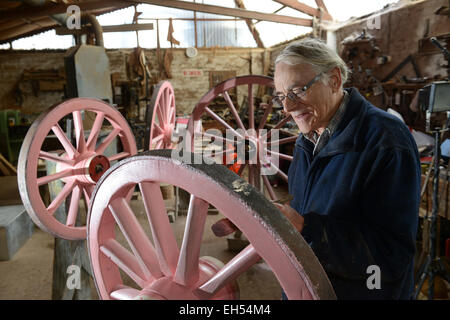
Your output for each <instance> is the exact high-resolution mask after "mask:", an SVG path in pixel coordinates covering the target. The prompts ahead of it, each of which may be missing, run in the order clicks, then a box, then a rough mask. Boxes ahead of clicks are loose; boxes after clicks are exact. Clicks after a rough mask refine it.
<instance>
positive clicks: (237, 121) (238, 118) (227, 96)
mask: <svg viewBox="0 0 450 320" xmlns="http://www.w3.org/2000/svg"><path fill="white" fill-rule="evenodd" d="M223 97H224V99H225V101H226V102H227V104H228V107H230V109H231V113H232V114H233V117H234V120H236V123H237V124H238V126H239V128H241V129H242V130H244V131H246V130H245V127H244V124H243V123H242V120H241V118H240V117H239V114H238V112H237V110H236V108H235V106H234V104H233V101H231V97H230V94H229V93H228V91H224V92H223Z"/></svg>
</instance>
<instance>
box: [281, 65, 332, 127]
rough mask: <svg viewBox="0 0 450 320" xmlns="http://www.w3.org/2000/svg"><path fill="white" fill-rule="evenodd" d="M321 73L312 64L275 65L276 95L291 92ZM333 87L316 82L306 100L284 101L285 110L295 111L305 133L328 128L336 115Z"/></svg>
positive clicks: (293, 112)
mask: <svg viewBox="0 0 450 320" xmlns="http://www.w3.org/2000/svg"><path fill="white" fill-rule="evenodd" d="M316 75H317V74H316V73H315V72H314V70H313V68H312V67H311V66H310V65H309V64H306V63H304V64H298V65H290V64H287V63H284V62H279V63H277V65H276V67H275V77H274V81H275V92H276V95H287V94H288V92H290V90H291V89H295V88H301V87H303V86H304V85H306V84H307V83H308V82H310V81H311V80H312V79H314V77H315V76H316ZM331 95H332V90H331V88H330V87H328V86H327V85H325V84H323V83H322V81H320V80H319V81H317V82H315V83H314V84H313V85H312V86H311V87H310V88H309V89H308V90H307V91H306V95H305V97H304V98H303V99H296V101H292V100H291V99H289V98H288V97H286V98H285V99H284V100H283V107H284V111H285V112H287V113H289V114H291V115H292V118H293V119H294V121H295V123H296V124H297V126H298V128H299V130H300V132H301V133H303V134H308V133H310V132H312V131H316V130H318V129H319V130H320V129H325V128H326V127H327V125H328V123H329V121H330V119H331V117H332V115H333V111H334V110H333V103H332V99H331Z"/></svg>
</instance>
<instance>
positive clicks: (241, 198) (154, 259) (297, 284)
mask: <svg viewBox="0 0 450 320" xmlns="http://www.w3.org/2000/svg"><path fill="white" fill-rule="evenodd" d="M170 155H171V152H170V151H169V150H155V151H150V152H146V153H145V154H141V155H139V156H135V157H131V158H128V159H125V160H122V161H121V162H120V163H117V164H116V165H115V166H114V167H112V168H111V169H110V170H109V171H108V172H107V173H106V174H105V175H104V176H103V177H102V178H101V180H100V181H99V183H98V184H97V186H96V189H95V191H94V193H93V196H92V197H93V201H92V205H91V207H90V211H89V229H88V239H87V240H88V249H89V257H90V261H91V265H92V269H93V272H94V279H95V283H96V286H97V290H98V292H99V295H100V297H101V298H103V299H112V298H115V299H117V298H140V297H142V296H144V297H146V298H149V299H216V298H219V299H231V298H236V297H237V296H236V295H235V294H233V293H232V291H233V289H232V288H233V286H232V285H231V284H232V283H233V281H234V280H235V278H236V277H237V276H238V275H239V274H241V273H242V272H244V271H245V270H247V269H248V268H249V267H251V266H252V265H254V264H255V263H256V262H257V261H258V260H259V259H260V257H262V258H263V259H264V260H265V261H266V263H267V264H268V265H269V266H270V267H271V268H272V271H273V272H274V273H275V275H276V277H277V279H278V281H279V282H280V284H281V286H282V287H283V289H284V291H285V292H286V294H287V296H288V297H289V299H319V298H320V299H334V298H335V295H334V292H333V289H332V287H331V284H330V282H329V280H328V278H327V276H326V274H325V272H324V270H323V268H322V266H321V265H320V263H319V262H318V260H317V258H316V257H315V255H314V254H313V252H312V250H311V248H310V247H309V246H308V244H307V243H306V242H305V241H304V239H303V238H302V237H301V235H300V234H299V233H298V232H296V231H295V230H294V229H293V227H292V226H291V225H290V223H289V222H288V221H287V219H286V218H284V216H283V215H282V214H281V213H280V212H279V211H278V210H277V209H276V208H275V207H274V206H273V205H272V204H271V203H270V202H269V201H268V200H267V199H266V198H264V197H263V196H262V195H261V194H260V193H259V192H258V191H257V190H256V189H255V188H253V187H252V186H251V185H249V184H248V183H247V182H246V181H245V180H243V179H241V178H240V177H239V176H237V175H236V174H234V173H232V172H231V171H230V170H227V169H226V168H225V167H224V166H221V165H205V164H200V165H187V164H184V163H182V162H180V161H177V160H173V159H171V158H170ZM192 163H198V162H194V161H193V162H192ZM160 182H164V183H168V184H172V185H175V186H178V187H180V188H182V189H184V190H186V191H188V192H189V193H191V202H190V206H189V208H190V209H189V212H188V217H187V222H186V226H185V233H184V237H183V242H182V245H181V248H178V245H177V243H176V241H175V237H174V235H173V233H172V231H171V227H170V223H169V220H168V218H167V213H166V212H165V207H164V202H163V200H162V196H160V194H161V191H160V190H159V183H160ZM136 184H138V185H139V187H140V190H141V192H142V197H143V201H144V204H145V209H146V214H147V216H146V218H147V220H146V221H147V222H148V223H149V225H150V229H151V231H152V238H153V243H152V242H151V241H150V239H149V237H148V236H147V235H146V234H145V232H144V230H143V229H142V226H141V225H140V223H139V222H138V221H137V218H136V217H135V216H134V214H133V212H132V210H131V209H130V206H129V205H128V203H127V201H126V200H125V199H124V198H123V195H125V194H126V193H127V192H128V190H129V189H130V188H134V186H135V185H136ZM209 204H211V205H212V206H214V207H215V208H217V209H218V210H219V211H220V212H221V213H223V214H224V215H225V216H226V217H227V218H228V219H230V220H231V221H232V222H233V223H234V224H235V225H236V226H237V227H239V229H240V230H242V232H243V233H244V234H245V235H246V237H247V238H248V239H249V241H250V245H249V246H247V247H246V248H245V249H244V250H243V251H242V252H240V253H239V254H238V255H237V256H236V257H235V258H233V259H232V260H231V261H230V262H228V263H227V264H226V265H225V266H224V267H223V268H221V269H220V271H219V272H216V273H215V274H214V275H213V276H212V277H211V275H205V274H204V273H203V272H202V271H201V269H202V265H203V263H202V262H201V261H204V259H203V260H202V259H201V258H200V257H199V252H200V247H201V239H202V234H203V228H204V224H205V219H206V211H207V209H208V205H209ZM116 224H117V225H118V226H119V228H120V230H121V232H122V233H123V234H124V235H125V238H126V239H127V244H128V245H129V246H130V248H131V251H132V253H131V252H130V251H129V250H127V249H126V248H125V247H123V246H122V245H121V244H119V243H118V241H117V240H116V234H115V225H116ZM288 244H289V245H288ZM119 270H121V271H123V272H125V273H126V274H127V275H128V276H129V277H130V278H131V279H133V280H134V282H135V283H136V284H137V288H136V287H135V288H132V287H127V286H125V285H124V284H123V282H122V278H121V276H120V272H119ZM210 270H211V269H210Z"/></svg>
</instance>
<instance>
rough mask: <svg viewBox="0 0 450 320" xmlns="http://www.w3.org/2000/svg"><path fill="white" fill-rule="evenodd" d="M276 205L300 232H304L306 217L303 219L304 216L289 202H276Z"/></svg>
mask: <svg viewBox="0 0 450 320" xmlns="http://www.w3.org/2000/svg"><path fill="white" fill-rule="evenodd" d="M274 205H275V206H276V207H277V208H278V210H280V211H281V212H282V213H283V214H284V215H285V217H286V218H287V219H288V220H289V221H290V222H291V223H292V225H293V226H294V227H295V229H297V230H298V232H302V230H303V227H304V225H305V219H303V217H302V216H301V215H300V214H299V213H298V212H297V211H296V210H295V209H294V208H292V207H291V206H290V205H288V204H279V203H274Z"/></svg>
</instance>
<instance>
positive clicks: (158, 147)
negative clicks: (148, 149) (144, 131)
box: [155, 140, 164, 149]
mask: <svg viewBox="0 0 450 320" xmlns="http://www.w3.org/2000/svg"><path fill="white" fill-rule="evenodd" d="M163 145H164V141H163V140H160V141H158V142H157V143H156V146H155V149H161V148H162V146H163Z"/></svg>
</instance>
